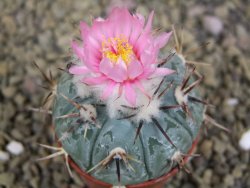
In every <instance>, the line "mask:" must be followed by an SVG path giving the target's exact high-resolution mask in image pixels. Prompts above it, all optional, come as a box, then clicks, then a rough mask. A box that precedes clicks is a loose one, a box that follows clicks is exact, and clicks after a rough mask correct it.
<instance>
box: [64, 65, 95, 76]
mask: <svg viewBox="0 0 250 188" xmlns="http://www.w3.org/2000/svg"><path fill="white" fill-rule="evenodd" d="M89 72H90V71H89V69H88V68H87V67H85V66H72V67H70V68H69V73H70V74H75V75H82V74H86V73H89Z"/></svg>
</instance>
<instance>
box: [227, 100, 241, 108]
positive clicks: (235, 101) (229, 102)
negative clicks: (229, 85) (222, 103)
mask: <svg viewBox="0 0 250 188" xmlns="http://www.w3.org/2000/svg"><path fill="white" fill-rule="evenodd" d="M227 104H228V105H229V106H236V105H237V104H239V99H237V98H229V99H227Z"/></svg>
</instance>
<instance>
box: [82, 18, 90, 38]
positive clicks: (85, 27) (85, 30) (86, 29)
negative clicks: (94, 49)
mask: <svg viewBox="0 0 250 188" xmlns="http://www.w3.org/2000/svg"><path fill="white" fill-rule="evenodd" d="M80 30H81V37H82V40H83V41H84V39H85V38H86V37H87V36H88V33H89V31H90V28H89V26H88V25H87V24H86V23H85V22H80Z"/></svg>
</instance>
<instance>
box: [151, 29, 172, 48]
mask: <svg viewBox="0 0 250 188" xmlns="http://www.w3.org/2000/svg"><path fill="white" fill-rule="evenodd" d="M171 35H172V32H169V33H166V32H165V33H162V34H160V35H158V36H157V37H156V38H155V39H154V46H155V47H157V48H162V47H164V46H165V45H166V44H167V42H168V40H169V38H170V37H171Z"/></svg>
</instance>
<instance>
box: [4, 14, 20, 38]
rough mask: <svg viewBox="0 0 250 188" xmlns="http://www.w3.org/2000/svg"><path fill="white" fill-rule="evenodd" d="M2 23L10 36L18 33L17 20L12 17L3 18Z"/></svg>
mask: <svg viewBox="0 0 250 188" xmlns="http://www.w3.org/2000/svg"><path fill="white" fill-rule="evenodd" d="M2 23H3V28H5V29H6V31H7V32H8V33H9V34H14V33H16V30H17V27H16V23H15V20H14V19H13V17H12V16H9V15H7V16H3V17H2Z"/></svg>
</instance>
